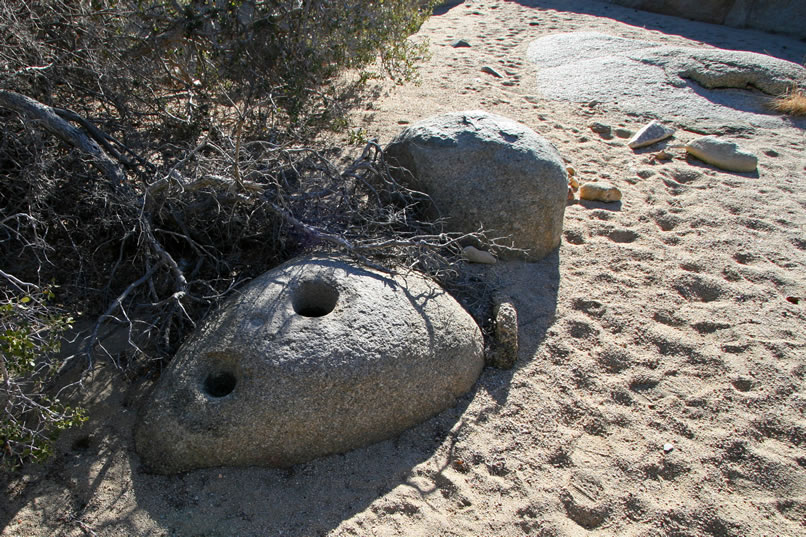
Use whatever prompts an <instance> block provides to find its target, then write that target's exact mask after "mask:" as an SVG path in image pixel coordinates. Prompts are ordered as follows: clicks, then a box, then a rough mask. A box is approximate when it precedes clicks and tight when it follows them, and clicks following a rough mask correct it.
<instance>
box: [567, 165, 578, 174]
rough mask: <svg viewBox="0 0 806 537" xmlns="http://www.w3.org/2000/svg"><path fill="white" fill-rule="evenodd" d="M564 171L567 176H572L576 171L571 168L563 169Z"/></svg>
mask: <svg viewBox="0 0 806 537" xmlns="http://www.w3.org/2000/svg"><path fill="white" fill-rule="evenodd" d="M565 171H567V172H568V175H569V176H574V175H576V174H577V171H576V170H575V169H574V168H573V166H568V167H566V168H565Z"/></svg>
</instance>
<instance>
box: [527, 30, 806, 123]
mask: <svg viewBox="0 0 806 537" xmlns="http://www.w3.org/2000/svg"><path fill="white" fill-rule="evenodd" d="M527 55H528V57H529V59H530V60H531V61H532V62H534V63H535V64H536V66H537V68H538V74H537V85H538V89H539V90H541V91H542V92H543V94H545V95H546V96H547V97H549V98H555V99H563V100H570V101H574V102H592V101H597V102H603V103H613V104H614V105H617V106H618V107H620V108H621V109H622V110H624V111H626V112H628V113H630V114H637V115H645V116H654V117H661V118H664V119H672V118H673V119H675V120H676V122H678V123H680V124H682V125H684V126H688V127H691V128H693V129H694V130H698V129H703V128H705V129H710V128H720V127H724V126H730V127H734V126H736V125H745V126H747V127H748V128H749V127H754V126H755V127H773V128H774V127H780V126H785V125H787V124H788V120H786V119H784V118H781V117H779V116H778V115H775V114H772V113H771V112H770V110H769V109H768V107H767V103H768V101H769V97H768V96H767V95H765V94H771V95H776V94H779V93H782V92H783V91H785V90H786V89H787V88H791V87H793V86H797V85H799V84H803V83H804V81H806V69H804V68H803V67H801V66H800V65H797V64H795V63H792V62H788V61H785V60H780V59H777V58H773V57H771V56H766V55H763V54H756V53H752V52H743V51H732V50H723V49H711V48H694V47H672V46H666V45H661V44H660V43H655V42H651V41H642V40H637V39H626V38H622V37H616V36H611V35H606V34H601V33H598V32H573V33H565V34H552V35H548V36H545V37H541V38H539V39H536V40H535V41H533V42H532V43H531V44H530V45H529V49H528V52H527Z"/></svg>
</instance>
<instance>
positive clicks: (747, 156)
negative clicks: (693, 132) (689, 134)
mask: <svg viewBox="0 0 806 537" xmlns="http://www.w3.org/2000/svg"><path fill="white" fill-rule="evenodd" d="M686 151H688V153H689V154H690V155H692V156H693V157H696V158H698V159H700V160H702V161H703V162H707V163H708V164H713V165H714V166H716V167H717V168H721V169H723V170H728V171H731V172H752V171H755V170H756V168H757V167H758V157H757V156H755V155H754V154H752V153H749V152H747V151H744V150H742V149H741V148H740V147H739V146H738V145H736V144H735V143H734V142H728V141H726V140H720V139H719V138H717V137H716V136H703V137H702V138H698V139H696V140H694V141H692V142H689V143H688V144H686Z"/></svg>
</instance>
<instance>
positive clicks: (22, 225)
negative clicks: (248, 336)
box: [0, 0, 489, 465]
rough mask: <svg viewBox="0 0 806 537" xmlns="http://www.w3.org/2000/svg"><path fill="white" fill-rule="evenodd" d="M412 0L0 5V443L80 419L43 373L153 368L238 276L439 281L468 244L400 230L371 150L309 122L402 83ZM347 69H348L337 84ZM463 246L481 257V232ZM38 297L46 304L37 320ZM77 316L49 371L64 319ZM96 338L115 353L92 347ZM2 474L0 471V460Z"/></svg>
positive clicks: (390, 184)
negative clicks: (381, 270) (83, 327)
mask: <svg viewBox="0 0 806 537" xmlns="http://www.w3.org/2000/svg"><path fill="white" fill-rule="evenodd" d="M432 5H433V2H429V1H422V0H395V1H390V0H385V1H384V0H346V1H344V2H332V1H329V0H304V1H302V2H300V1H298V0H263V1H260V0H175V1H174V0H171V1H168V0H69V1H68V0H30V1H28V2H0V27H2V28H3V32H0V252H2V254H0V255H2V258H1V259H0V268H1V269H2V272H0V308H2V310H0V322H1V323H2V325H1V326H0V330H2V334H4V336H3V337H4V339H3V340H2V343H0V350H2V364H3V367H4V376H3V382H4V385H3V389H2V390H0V411H2V413H3V414H2V415H1V416H0V449H3V450H4V452H5V455H4V456H6V455H7V456H8V459H7V460H8V461H13V463H14V464H17V463H19V462H24V461H26V460H41V459H42V458H43V457H44V456H45V455H47V453H48V449H49V448H48V446H49V441H50V439H51V438H52V434H53V433H54V432H57V431H58V430H59V429H60V428H62V427H65V426H70V425H74V424H77V423H79V422H80V421H81V420H83V419H84V416H83V413H82V412H81V411H79V410H76V409H73V408H70V407H69V406H66V405H64V404H63V403H62V402H60V401H59V400H58V399H57V398H55V397H54V396H52V395H47V394H50V393H52V392H51V388H52V386H51V384H52V381H53V379H54V375H55V372H56V371H64V370H66V369H69V368H71V367H73V366H75V365H77V364H83V367H84V368H86V370H90V369H91V368H92V367H94V364H95V363H96V362H97V361H98V359H99V358H105V359H107V363H111V364H113V365H114V366H115V367H118V368H121V369H124V370H126V371H127V373H128V374H148V375H149V376H153V375H155V374H158V373H159V370H160V367H161V366H162V365H163V364H164V362H165V361H166V360H168V359H170V357H171V356H172V355H173V353H174V352H175V351H176V349H177V348H178V347H179V345H181V343H182V342H183V341H184V339H185V338H186V336H187V335H188V334H189V333H190V332H191V331H192V330H193V329H194V328H195V327H196V326H197V325H198V323H199V321H201V320H202V319H203V318H204V317H205V315H206V314H207V313H208V312H209V311H210V310H211V308H213V307H214V306H215V305H216V304H217V303H218V302H219V301H220V300H222V299H223V298H224V297H226V296H227V295H228V294H229V293H231V292H233V290H235V289H237V287H238V286H239V285H241V284H242V283H243V282H245V281H247V280H248V279H250V278H252V277H254V276H256V275H258V274H260V273H262V272H264V271H265V270H267V269H269V268H271V267H272V266H275V265H277V264H278V263H281V262H283V261H284V260H286V259H288V258H290V257H292V256H294V255H296V254H298V253H301V252H305V251H312V250H313V251H319V250H326V251H334V250H335V251H339V252H342V253H345V254H348V255H351V256H353V257H354V258H356V259H358V260H360V261H362V262H365V263H371V264H373V265H374V266H380V267H392V266H395V265H404V266H405V267H407V268H414V269H418V270H421V271H423V272H426V273H429V274H431V275H432V276H434V277H436V278H443V279H444V281H448V280H447V279H448V278H450V277H451V276H453V275H455V274H457V271H456V264H455V260H456V259H457V255H458V253H459V252H460V251H461V245H462V241H463V240H464V239H465V238H466V237H462V236H458V235H455V234H450V233H443V232H442V230H441V228H440V225H439V223H438V222H427V221H422V220H420V219H419V218H418V216H417V215H418V214H420V213H419V211H418V207H419V206H420V205H421V204H422V203H423V202H424V201H425V200H426V198H425V196H424V195H423V194H421V193H418V192H414V191H411V190H408V189H406V188H405V187H403V186H401V185H399V184H398V183H396V182H395V180H394V179H393V175H392V174H391V173H390V170H389V167H388V165H387V164H386V162H385V161H384V159H383V153H382V151H381V148H380V147H379V146H378V145H377V143H375V142H373V141H372V140H368V139H367V137H366V135H365V134H364V133H362V132H361V131H355V133H354V135H353V136H352V137H351V140H352V142H353V143H356V144H358V143H363V144H365V145H364V150H363V153H362V154H361V155H360V156H358V157H357V158H356V159H355V160H354V161H353V162H352V163H351V164H347V165H341V166H337V165H336V164H334V162H333V160H334V159H333V157H334V156H335V155H336V154H337V153H338V152H337V151H332V150H331V149H329V148H327V147H323V146H321V145H317V143H316V142H315V140H316V138H315V135H316V133H317V132H318V129H322V128H329V127H332V126H333V125H336V126H341V127H342V128H346V127H348V125H347V124H346V123H345V122H344V119H343V112H344V111H346V107H347V106H349V104H350V103H351V102H353V101H351V100H350V98H354V97H355V96H356V95H360V93H357V92H359V91H360V90H361V88H364V87H366V85H367V84H370V83H371V81H372V80H374V79H375V78H378V77H390V78H392V79H393V80H396V81H400V82H402V81H406V80H409V79H411V77H412V76H413V74H414V64H415V61H416V58H417V57H418V54H419V53H420V52H421V51H422V48H421V47H420V46H418V45H415V44H413V43H412V42H410V41H408V40H407V39H406V38H407V37H408V36H409V35H410V34H411V33H413V32H414V31H416V29H417V28H418V27H419V25H420V24H421V23H422V21H423V20H424V18H425V16H426V14H427V13H428V12H429V10H430V8H431V6H432ZM345 73H350V74H351V76H346V74H345ZM471 235H473V238H474V240H476V242H479V241H480V242H482V244H489V243H488V242H487V241H486V239H485V237H483V235H482V234H481V233H480V234H471ZM57 304H58V305H59V306H58V307H57ZM79 313H80V314H81V315H83V316H84V317H85V318H86V319H92V320H93V321H94V322H93V323H92V327H91V328H90V329H89V330H88V331H87V332H85V333H83V334H82V335H81V336H82V338H83V339H82V342H81V345H80V349H81V351H80V352H79V353H78V354H75V355H73V356H66V357H64V358H63V361H61V362H57V361H56V360H55V358H54V356H56V354H55V351H56V350H57V349H56V347H57V346H56V343H57V342H58V339H59V335H60V332H61V331H62V330H63V329H65V328H66V327H67V326H68V325H69V320H68V318H67V317H66V316H68V315H73V316H77V315H78V314H79ZM109 327H123V328H124V329H126V330H128V335H129V338H128V343H129V348H127V349H125V350H124V351H120V350H116V349H109V348H107V347H106V346H105V345H104V332H105V330H106V329H107V328H109ZM9 465H11V462H9Z"/></svg>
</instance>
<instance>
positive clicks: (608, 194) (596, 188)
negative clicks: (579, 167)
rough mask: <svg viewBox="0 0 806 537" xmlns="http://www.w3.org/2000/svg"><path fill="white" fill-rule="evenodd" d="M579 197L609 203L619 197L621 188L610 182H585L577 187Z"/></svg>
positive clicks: (617, 199)
mask: <svg viewBox="0 0 806 537" xmlns="http://www.w3.org/2000/svg"><path fill="white" fill-rule="evenodd" d="M579 199H583V200H588V201H603V202H605V203H611V202H614V201H619V200H620V199H621V190H619V189H618V188H616V187H615V186H613V185H611V184H610V183H585V184H584V185H582V186H581V187H579Z"/></svg>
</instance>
